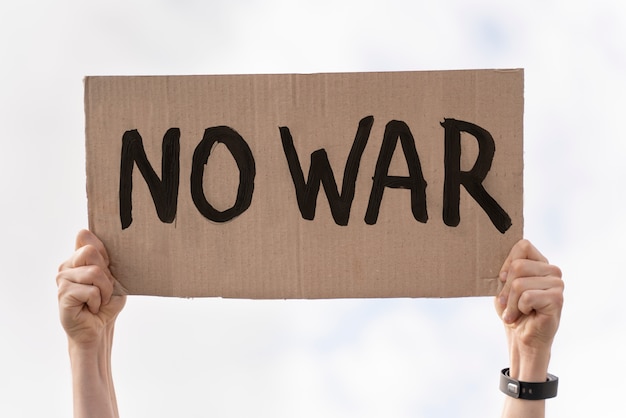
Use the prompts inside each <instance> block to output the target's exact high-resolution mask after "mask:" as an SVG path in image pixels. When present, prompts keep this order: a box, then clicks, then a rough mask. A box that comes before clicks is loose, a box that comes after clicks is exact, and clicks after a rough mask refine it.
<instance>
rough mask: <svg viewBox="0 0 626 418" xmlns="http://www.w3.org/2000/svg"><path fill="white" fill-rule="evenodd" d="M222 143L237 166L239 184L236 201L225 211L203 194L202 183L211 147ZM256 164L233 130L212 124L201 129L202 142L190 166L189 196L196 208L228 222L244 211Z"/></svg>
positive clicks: (251, 191)
mask: <svg viewBox="0 0 626 418" xmlns="http://www.w3.org/2000/svg"><path fill="white" fill-rule="evenodd" d="M217 143H221V144H224V145H225V146H226V148H228V151H229V152H230V153H231V154H232V156H233V158H234V159H235V162H236V163H237V167H238V168H239V187H238V189H237V198H236V199H235V204H234V205H233V206H232V207H230V208H228V209H226V210H224V211H219V210H217V209H215V208H214V207H213V206H212V205H211V204H210V203H209V202H208V201H207V198H206V196H205V194H204V187H203V184H202V181H203V178H204V167H205V166H206V164H207V163H208V160H209V156H210V155H211V150H212V149H213V147H214V146H215V145H216V144H217ZM255 175H256V167H255V163H254V157H253V155H252V151H251V150H250V147H249V146H248V144H247V143H246V141H245V140H244V139H243V138H242V137H241V135H239V134H238V133H237V132H236V131H235V130H234V129H232V128H229V127H228V126H215V127H212V128H208V129H206V130H205V131H204V137H203V138H202V141H200V143H199V144H198V146H197V147H196V150H195V151H194V153H193V161H192V166H191V197H192V199H193V202H194V204H195V205H196V208H198V211H200V213H201V214H202V215H203V216H204V217H205V218H207V219H209V220H211V221H214V222H227V221H230V220H231V219H233V218H235V217H237V216H239V215H241V214H242V213H243V212H245V211H246V210H247V209H248V208H249V207H250V204H251V203H252V194H253V192H254V177H255Z"/></svg>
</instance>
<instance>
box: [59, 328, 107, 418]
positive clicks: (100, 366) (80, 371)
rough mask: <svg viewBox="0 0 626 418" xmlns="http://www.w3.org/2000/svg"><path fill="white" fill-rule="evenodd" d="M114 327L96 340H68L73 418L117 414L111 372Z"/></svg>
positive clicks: (97, 417)
mask: <svg viewBox="0 0 626 418" xmlns="http://www.w3.org/2000/svg"><path fill="white" fill-rule="evenodd" d="M112 337H113V328H112V327H111V329H110V330H107V332H106V335H103V336H102V339H101V340H100V341H99V342H98V343H94V344H79V343H76V342H74V341H72V340H70V341H69V354H70V362H71V366H72V390H73V395H74V396H73V398H74V418H118V417H119V415H118V411H117V401H116V398H115V389H114V387H113V377H112V374H111V347H112Z"/></svg>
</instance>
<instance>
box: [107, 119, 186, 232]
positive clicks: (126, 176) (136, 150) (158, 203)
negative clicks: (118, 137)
mask: <svg viewBox="0 0 626 418" xmlns="http://www.w3.org/2000/svg"><path fill="white" fill-rule="evenodd" d="M179 141H180V130H179V129H178V128H171V129H169V130H168V131H167V132H166V133H165V135H164V136H163V144H162V155H161V178H160V179H159V176H157V174H156V172H155V171H154V169H153V168H152V165H151V164H150V162H149V161H148V158H147V156H146V152H145V150H144V148H143V141H142V138H141V135H139V132H138V131H137V130H131V131H126V132H125V133H124V135H123V136H122V155H121V162H120V189H119V198H120V220H121V222H122V229H126V228H128V227H129V226H130V224H131V223H132V222H133V217H132V211H133V205H132V194H133V167H134V166H135V164H137V167H138V168H139V171H140V172H141V175H142V176H143V178H144V180H145V181H146V183H147V184H148V188H149V189H150V194H151V195H152V200H153V201H154V206H155V208H156V211H157V215H158V216H159V219H160V220H161V221H162V222H165V223H172V222H173V221H174V219H175V218H176V205H177V202H178V183H179V176H180V161H179V156H180V142H179Z"/></svg>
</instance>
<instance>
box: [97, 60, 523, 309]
mask: <svg viewBox="0 0 626 418" xmlns="http://www.w3.org/2000/svg"><path fill="white" fill-rule="evenodd" d="M85 110H86V118H87V121H86V135H87V144H86V145H87V146H86V149H87V193H88V201H89V223H90V228H91V229H92V231H94V232H95V233H96V234H97V235H98V236H99V237H100V238H101V239H102V240H103V242H104V243H105V245H106V246H107V248H108V251H109V254H110V258H111V263H112V264H111V270H112V272H113V273H114V275H115V276H116V277H117V279H118V280H119V281H120V283H121V284H122V285H123V286H124V287H125V288H126V289H127V290H128V292H129V294H141V295H162V296H184V297H195V296H221V297H229V298H345V297H457V296H480V295H492V294H494V293H495V291H496V288H497V280H496V277H497V274H498V271H499V268H500V266H501V263H502V261H503V260H504V258H505V257H506V254H507V253H508V250H509V249H510V247H511V246H512V245H513V243H515V242H516V241H517V240H518V239H520V238H521V236H522V230H523V216H522V195H523V183H522V182H523V180H522V179H523V160H522V155H523V150H522V121H523V71H522V70H471V71H470V70H467V71H430V72H395V73H345V74H310V75H300V74H280V75H221V76H146V77H88V78H86V80H85ZM368 116H372V117H373V118H374V122H373V125H372V128H371V132H370V135H369V139H368V142H367V145H366V146H365V149H364V152H363V155H362V158H361V159H360V167H359V170H358V175H357V178H356V186H355V195H354V200H353V203H352V207H351V211H350V217H349V221H348V224H347V225H346V226H340V225H337V224H336V223H335V221H334V220H333V217H332V216H331V211H330V208H329V203H328V199H327V197H326V191H325V190H324V187H320V190H319V195H318V199H317V208H316V213H315V218H314V219H313V220H305V219H303V217H302V215H301V213H300V210H299V208H298V204H297V200H296V193H295V188H294V182H293V180H292V177H291V174H290V171H289V167H288V164H287V160H286V157H285V152H284V150H283V146H282V142H281V134H280V131H279V128H280V127H288V129H289V132H290V133H291V135H292V137H293V143H294V147H295V149H296V151H297V155H298V157H299V161H300V163H301V165H302V171H303V173H304V178H305V179H307V178H308V173H309V163H310V158H311V154H312V153H313V152H315V151H316V150H319V149H324V150H326V152H327V155H328V159H329V162H330V164H331V166H332V169H333V172H334V176H335V180H336V182H337V184H338V189H339V191H340V192H341V183H342V179H343V173H344V168H345V165H346V160H347V158H348V154H349V153H350V150H351V147H352V145H353V142H354V140H355V135H356V132H357V128H358V126H359V121H361V120H362V119H363V118H365V117H368ZM445 119H456V120H460V121H466V122H470V123H472V124H475V125H478V126H480V127H481V128H483V129H485V130H487V131H488V132H489V133H490V134H491V135H492V137H493V139H494V142H495V147H496V150H495V156H494V158H493V162H492V166H491V169H490V170H489V173H488V175H487V177H486V178H485V180H484V182H483V183H482V184H483V186H484V188H485V189H486V191H487V192H488V193H489V195H490V196H492V197H493V199H495V200H496V201H497V202H498V203H499V204H500V206H501V207H502V208H504V210H505V211H506V212H507V214H508V215H509V216H510V217H511V219H512V226H511V227H510V228H509V229H508V230H507V231H506V232H505V233H501V232H499V231H498V230H497V229H496V228H495V227H494V224H493V223H492V222H491V221H490V219H489V217H488V216H487V214H486V213H485V211H484V210H483V209H482V208H481V207H480V206H479V205H478V204H477V203H476V201H475V200H474V199H473V198H472V197H471V196H470V195H469V194H468V193H467V192H466V190H465V189H464V188H463V187H461V200H460V223H459V225H458V226H456V227H450V226H447V225H445V223H444V222H443V219H442V210H443V185H444V174H445V166H444V151H445V142H444V134H445V130H444V128H443V126H442V122H443V121H444V120H445ZM392 120H397V121H403V122H405V123H406V125H407V126H408V127H409V128H410V132H411V133H412V135H413V137H414V139H415V147H416V150H417V153H418V156H419V160H420V164H421V169H422V172H423V175H424V178H425V180H426V182H427V187H426V206H427V211H428V221H427V222H426V223H422V222H418V221H416V220H415V219H414V217H413V214H412V213H411V204H410V191H409V190H407V189H400V188H390V187H387V188H385V189H384V193H383V198H382V201H381V205H380V211H379V216H378V219H377V222H376V223H375V224H374V225H368V224H366V223H365V221H364V218H365V214H366V211H367V207H368V201H369V198H370V193H371V191H372V182H373V180H372V178H373V176H374V171H375V167H376V161H377V159H378V156H379V153H380V150H381V144H382V140H383V135H384V132H385V126H386V125H387V123H388V122H389V121H392ZM217 126H227V127H229V128H231V129H233V130H234V131H236V132H237V133H238V134H239V135H240V136H241V137H242V138H243V139H244V140H245V142H246V143H247V144H248V146H249V148H250V151H251V153H252V155H253V158H254V163H255V167H256V175H255V178H254V192H253V195H252V201H251V203H250V206H249V208H248V209H247V210H246V211H244V212H243V213H242V214H241V215H239V216H237V217H236V218H234V219H232V220H230V221H229V222H226V223H218V222H213V221H210V220H208V219H206V218H205V217H204V216H203V215H202V214H201V213H200V212H199V210H198V209H197V208H196V205H195V204H194V202H193V200H192V197H191V191H190V190H191V185H190V182H191V180H190V178H191V171H192V165H193V160H192V158H193V154H194V151H195V150H196V147H198V144H199V143H200V142H201V141H202V139H203V135H204V133H205V130H206V129H207V128H211V127H217ZM170 128H178V129H179V130H180V157H179V158H180V160H179V161H180V179H179V191H178V198H177V202H178V204H177V210H176V216H175V219H174V221H173V222H172V223H164V222H162V221H161V220H159V218H158V216H157V213H156V210H155V204H154V203H153V200H152V197H151V194H150V192H149V190H148V186H147V184H146V181H145V180H144V178H143V177H142V175H141V173H140V171H139V170H138V169H137V167H134V170H133V175H132V182H133V188H132V218H133V220H132V223H131V224H130V226H128V227H127V228H125V229H122V225H121V221H120V197H119V196H120V194H119V193H120V192H119V188H120V176H121V168H120V165H121V149H122V137H123V136H124V133H125V132H127V131H131V130H137V132H138V133H139V134H140V136H141V138H142V140H143V147H144V149H145V152H146V156H147V158H148V160H149V162H150V164H151V166H152V167H153V169H154V171H155V172H156V173H157V174H158V175H159V176H161V158H162V144H163V138H164V135H165V133H166V132H167V131H168V130H169V129H170ZM461 138H462V153H461V169H462V170H465V171H467V170H469V169H470V168H471V167H472V165H473V163H474V161H475V160H476V158H477V153H478V145H477V141H476V139H475V138H474V137H473V136H471V135H469V134H467V133H462V136H461ZM204 170H205V171H204V176H203V180H202V185H203V191H204V195H205V197H206V201H207V202H209V203H211V204H212V205H213V206H214V207H215V208H217V209H219V210H226V209H228V208H229V207H231V206H232V205H233V204H234V202H235V200H236V194H237V188H238V186H239V182H240V180H239V170H238V168H237V164H236V162H235V159H234V157H233V156H232V155H231V153H230V152H229V150H228V148H227V147H226V146H225V145H224V144H221V143H218V144H217V145H216V146H215V147H214V148H213V150H212V152H211V155H210V157H209V158H208V161H207V163H206V165H205V166H204ZM408 173H409V171H408V168H407V162H406V159H405V157H404V154H403V152H402V147H401V146H400V143H399V142H398V144H397V146H396V148H395V152H394V155H393V160H392V163H391V166H390V168H389V173H388V174H389V175H390V176H407V175H408Z"/></svg>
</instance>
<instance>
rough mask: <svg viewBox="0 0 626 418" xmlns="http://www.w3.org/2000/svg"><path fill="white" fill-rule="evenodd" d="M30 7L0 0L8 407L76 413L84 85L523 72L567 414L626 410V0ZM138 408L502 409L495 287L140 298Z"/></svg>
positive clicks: (121, 381)
mask: <svg viewBox="0 0 626 418" xmlns="http://www.w3.org/2000/svg"><path fill="white" fill-rule="evenodd" d="M623 4H624V3H622V2H618V1H613V2H611V1H598V0H595V1H587V0H579V1H564V0H563V1H550V0H547V1H527V2H519V1H518V2H507V1H495V0H494V1H472V2H464V1H428V2H422V1H396V0H387V1H384V2H383V1H377V2H371V1H363V0H362V1H339V0H336V1H326V0H316V1H265V2H263V1H256V0H248V1H230V2H228V1H192V0H178V1H174V0H170V1H165V0H152V1H147V0H146V1H121V0H109V1H106V2H105V1H90V2H88V1H56V2H48V1H28V0H25V1H12V2H6V1H5V2H2V5H1V6H0V75H1V77H0V144H1V148H0V192H1V194H2V197H1V201H0V202H1V204H0V215H1V217H2V219H1V221H2V227H1V228H2V229H1V231H2V232H1V235H0V239H1V241H0V243H1V245H2V251H1V252H0V265H1V266H2V270H1V272H0V284H1V286H0V416H2V417H41V416H46V417H68V416H70V415H71V385H70V373H69V361H68V356H67V352H66V341H65V336H64V333H63V331H62V329H61V327H60V325H59V321H58V313H57V306H56V285H55V281H54V279H55V276H56V269H57V266H58V265H59V264H60V263H61V261H63V260H64V259H66V258H67V257H68V256H69V255H70V254H71V252H72V251H73V243H74V236H75V233H76V231H77V230H78V229H79V228H84V227H86V226H87V212H86V197H85V175H84V114H83V85H82V78H83V76H85V75H111V74H120V75H132V74H220V73H268V72H270V73H275V72H281V73H285V72H304V73H310V72H331V71H332V72H334V71H382V70H437V69H465V68H518V67H522V68H524V69H525V80H526V81H525V85H526V87H525V224H526V231H525V235H526V237H527V238H529V239H530V240H531V241H533V242H534V243H535V244H536V245H537V247H539V248H540V249H541V250H542V251H543V252H544V253H545V254H546V255H547V256H548V257H549V258H550V261H551V262H553V263H554V264H557V265H559V266H560V267H561V268H562V270H563V272H564V279H565V281H566V294H565V295H566V306H565V308H564V313H563V318H562V325H561V329H560V331H559V334H558V336H557V340H556V343H555V347H554V351H553V360H552V364H551V371H552V372H553V373H554V374H557V375H558V376H559V377H560V378H561V384H560V393H559V396H558V397H557V398H556V399H554V400H550V401H548V413H549V415H550V416H561V417H571V416H602V417H612V416H615V417H617V416H623V411H621V410H620V409H621V407H622V403H623V402H622V394H623V392H624V389H626V385H625V384H624V383H623V377H622V376H624V375H625V374H626V365H625V364H624V361H623V353H624V352H626V347H625V343H624V338H623V335H624V330H625V326H624V323H625V322H626V314H625V310H624V309H623V300H624V290H625V288H626V287H625V286H624V276H625V273H624V267H623V266H624V263H623V261H624V256H623V254H624V251H625V249H626V248H625V246H624V245H623V236H624V234H625V232H626V223H625V221H624V210H623V206H622V205H623V202H624V197H623V195H624V192H623V189H624V184H623V182H624V179H625V177H626V175H625V173H624V168H623V167H624V163H623V161H624V153H625V152H626V141H625V139H626V138H625V134H624V128H623V125H624V124H623V121H624V115H625V111H626V105H625V101H626V79H625V74H626V6H624V5H623ZM113 362H114V364H113V372H114V378H115V381H116V387H117V391H118V401H119V406H120V412H121V415H122V416H123V417H173V416H180V417H208V416H212V417H244V416H255V417H272V418H279V417H289V418H292V417H320V416H324V417H359V418H364V417H393V418H401V417H481V418H483V417H488V416H498V415H499V411H500V408H501V404H502V401H503V396H504V395H502V394H500V393H499V392H498V389H497V385H498V371H499V369H500V368H502V367H505V366H507V355H506V346H505V340H504V335H503V332H502V329H501V326H500V324H499V319H498V318H497V317H496V315H495V314H494V312H493V308H492V301H491V299H490V298H471V299H451V300H420V299H418V300H408V299H400V300H348V301H345V300H341V301H241V300H239V301H238V300H220V299H194V300H186V299H166V298H154V297H152V298H151V297H130V298H129V300H128V303H127V306H126V308H125V310H124V311H123V313H122V314H121V316H120V318H119V320H118V326H117V334H116V342H115V347H114V358H113Z"/></svg>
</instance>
